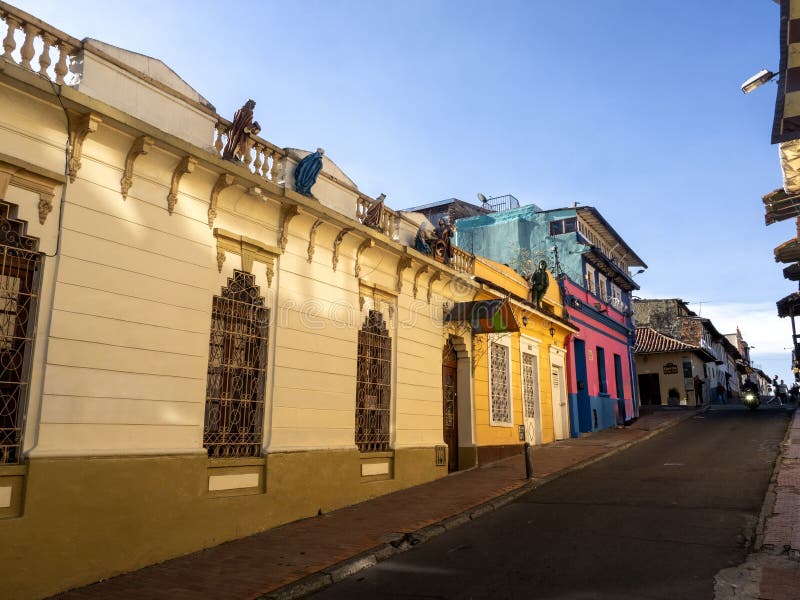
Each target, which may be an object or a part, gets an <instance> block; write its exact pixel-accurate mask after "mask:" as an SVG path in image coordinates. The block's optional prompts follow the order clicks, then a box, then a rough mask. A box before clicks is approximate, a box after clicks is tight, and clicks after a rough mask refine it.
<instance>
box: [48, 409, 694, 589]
mask: <svg viewBox="0 0 800 600" xmlns="http://www.w3.org/2000/svg"><path fill="white" fill-rule="evenodd" d="M693 414H695V413H694V411H687V410H677V411H663V412H661V411H660V412H656V413H654V414H652V415H646V416H643V417H641V418H640V419H639V420H638V421H637V422H636V423H634V424H633V425H632V426H630V427H626V428H624V429H611V430H605V431H602V432H598V433H596V434H592V435H588V436H585V437H582V438H579V439H570V440H564V441H560V442H556V443H553V444H548V445H546V446H540V447H534V448H533V449H532V458H533V467H534V474H535V479H534V482H533V484H532V485H536V484H537V483H542V482H543V481H545V480H546V479H548V478H550V477H552V476H554V475H556V474H557V473H559V472H563V471H565V470H567V469H570V468H574V467H576V466H578V465H582V464H586V463H587V462H590V461H592V460H593V459H598V458H600V457H602V456H604V455H607V454H610V453H613V452H615V451H617V450H619V449H621V448H624V447H626V446H627V445H629V444H632V443H636V442H638V441H641V440H643V439H646V438H647V437H650V436H651V435H653V434H654V433H656V432H658V431H661V430H662V429H665V428H666V427H669V426H670V425H673V424H675V423H677V422H679V421H680V420H682V419H685V418H687V417H688V416H691V415H693ZM524 477H525V466H524V461H523V458H522V456H521V455H520V456H515V457H512V458H509V459H506V460H503V461H499V462H496V463H493V464H490V465H487V466H485V467H481V468H477V469H473V470H470V471H465V472H462V473H457V474H454V475H450V476H448V477H446V478H443V479H439V480H437V481H433V482H431V483H427V484H423V485H419V486H416V487H413V488H409V489H405V490H401V491H398V492H394V493H392V494H388V495H385V496H381V497H379V498H376V499H373V500H369V501H367V502H363V503H361V504H357V505H355V506H351V507H347V508H343V509H340V510H337V511H334V512H332V513H329V514H327V515H323V516H321V517H315V518H310V519H304V520H302V521H297V522H294V523H290V524H288V525H284V526H282V527H278V528H275V529H271V530H269V531H265V532H263V533H259V534H256V535H253V536H250V537H247V538H243V539H240V540H235V541H232V542H227V543H225V544H221V545H219V546H216V547H214V548H209V549H207V550H203V551H200V552H195V553H193V554H188V555H186V556H182V557H179V558H175V559H172V560H169V561H166V562H163V563H160V564H157V565H153V566H150V567H146V568H144V569H140V570H138V571H134V572H132V573H127V574H125V575H120V576H118V577H114V578H112V579H108V580H106V581H102V582H99V583H96V584H93V585H89V586H86V587H83V588H78V589H75V590H72V591H69V592H66V593H63V594H60V595H58V596H56V598H59V599H62V600H82V599H102V600H114V599H122V598H124V599H130V598H137V599H139V598H148V599H153V600H158V599H164V600H166V599H169V600H181V599H198V598H203V599H215V598H219V599H223V598H224V599H252V598H258V597H259V596H262V595H264V594H268V593H270V592H273V591H274V590H278V589H280V588H282V587H284V586H287V585H289V584H292V583H294V582H297V581H299V580H302V579H304V578H308V577H309V576H314V575H315V574H319V573H327V572H328V571H330V570H331V568H332V567H335V566H336V565H337V563H342V562H343V561H346V560H348V559H351V558H353V557H357V556H359V555H363V554H365V553H367V552H369V551H375V550H376V549H377V550H378V551H379V552H380V551H384V552H385V551H389V552H391V551H392V549H393V547H392V546H391V545H389V544H387V542H394V544H398V542H399V541H400V540H401V539H402V538H403V534H408V533H412V532H419V530H421V529H423V528H426V527H429V526H434V525H435V524H437V523H439V524H440V523H441V522H442V521H445V520H446V519H450V518H452V521H451V522H450V524H452V525H457V524H458V523H459V522H464V521H466V520H469V518H472V517H477V516H478V515H479V514H483V513H484V512H488V511H489V510H494V508H495V505H494V504H493V505H487V503H489V502H491V501H493V500H497V502H498V503H502V502H503V500H502V498H503V496H506V501H507V500H508V499H509V498H508V496H507V495H508V494H509V493H510V492H513V491H514V490H518V489H519V488H522V487H523V486H526V485H527V486H530V485H531V484H529V483H528V482H527V481H526V480H525V478H524ZM519 491H520V492H522V491H523V490H519ZM498 505H499V504H498ZM444 525H447V523H445V524H444ZM438 529H440V530H441V531H444V527H439V528H438ZM420 535H423V537H424V534H420ZM381 549H382V550H381ZM372 560H373V561H374V557H373V558H372ZM326 570H327V571H326ZM324 577H327V578H328V579H331V575H329V574H326V575H324Z"/></svg>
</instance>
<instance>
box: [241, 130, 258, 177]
mask: <svg viewBox="0 0 800 600" xmlns="http://www.w3.org/2000/svg"><path fill="white" fill-rule="evenodd" d="M255 142H256V141H255V140H254V139H253V138H252V137H251V136H247V139H246V140H245V142H244V152H242V156H241V158H242V162H243V163H244V166H245V168H246V169H247V170H248V171H249V170H250V163H252V162H253V156H252V150H253V145H254V144H255Z"/></svg>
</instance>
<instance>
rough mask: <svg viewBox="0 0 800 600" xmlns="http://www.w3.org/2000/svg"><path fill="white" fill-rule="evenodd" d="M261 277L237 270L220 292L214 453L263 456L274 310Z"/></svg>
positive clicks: (207, 440)
mask: <svg viewBox="0 0 800 600" xmlns="http://www.w3.org/2000/svg"><path fill="white" fill-rule="evenodd" d="M264 304H265V303H264V298H262V297H261V290H260V289H259V288H258V286H256V284H255V276H253V275H252V274H250V273H245V272H243V271H234V272H233V277H231V278H229V279H228V285H227V287H225V288H223V289H222V294H220V295H219V296H214V303H213V306H212V310H211V339H210V341H209V352H208V383H207V388H206V416H205V429H204V432H203V446H204V447H205V448H207V449H208V456H209V457H211V458H225V457H240V456H259V455H260V454H261V441H262V437H263V428H264V391H265V388H266V377H267V339H268V328H269V309H268V308H266V307H265V305H264Z"/></svg>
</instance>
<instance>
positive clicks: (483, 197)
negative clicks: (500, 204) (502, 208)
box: [478, 194, 488, 204]
mask: <svg viewBox="0 0 800 600" xmlns="http://www.w3.org/2000/svg"><path fill="white" fill-rule="evenodd" d="M478 200H480V201H481V202H482V203H483V204H486V202H488V201H487V200H486V196H484V195H483V194H478Z"/></svg>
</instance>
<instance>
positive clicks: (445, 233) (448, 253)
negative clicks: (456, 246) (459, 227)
mask: <svg viewBox="0 0 800 600" xmlns="http://www.w3.org/2000/svg"><path fill="white" fill-rule="evenodd" d="M436 233H438V234H439V242H438V243H437V246H439V245H441V248H442V258H444V264H446V265H447V264H450V258H451V257H452V255H453V252H452V250H453V242H452V241H451V238H452V237H453V234H454V233H455V229H453V227H452V226H451V225H450V224H449V223H448V222H447V221H446V220H445V219H444V217H442V218H441V219H439V228H438V231H437V232H436Z"/></svg>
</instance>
